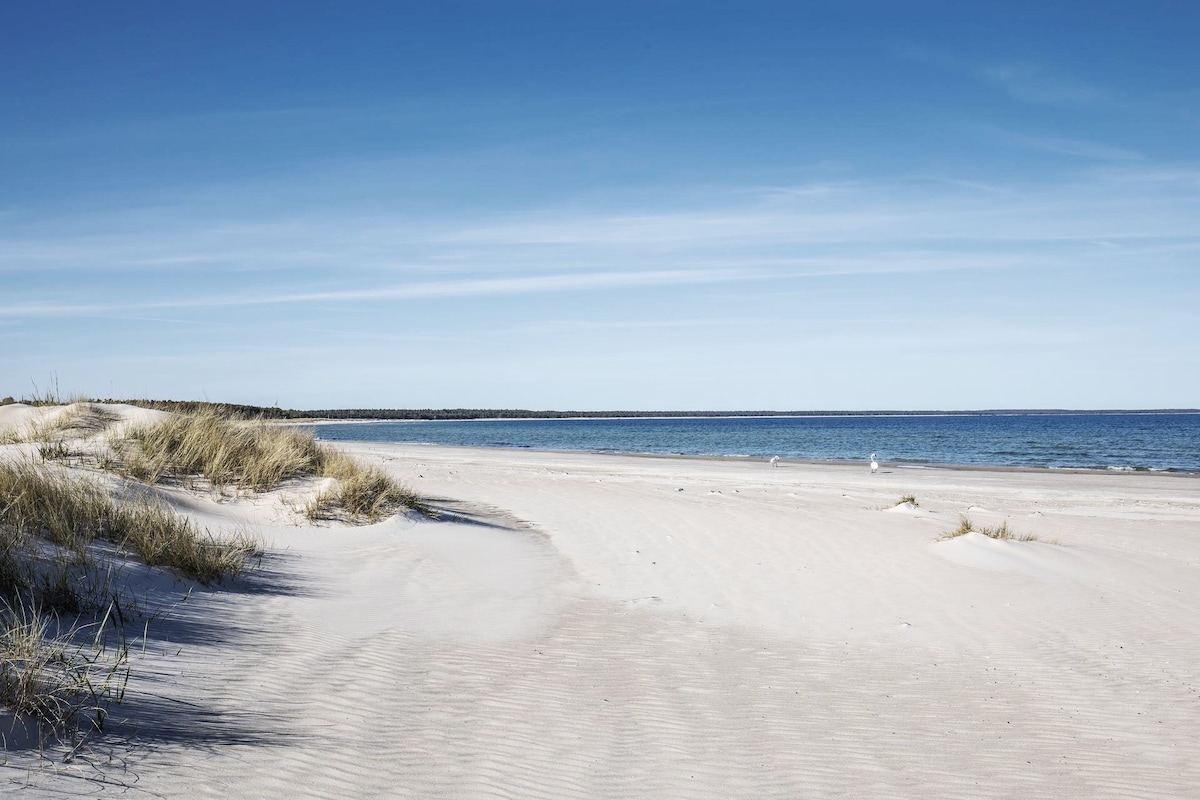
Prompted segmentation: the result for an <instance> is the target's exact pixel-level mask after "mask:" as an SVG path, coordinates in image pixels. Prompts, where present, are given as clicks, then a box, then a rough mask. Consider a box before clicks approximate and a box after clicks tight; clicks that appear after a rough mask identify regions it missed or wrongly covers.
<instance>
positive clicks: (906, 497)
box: [896, 494, 920, 507]
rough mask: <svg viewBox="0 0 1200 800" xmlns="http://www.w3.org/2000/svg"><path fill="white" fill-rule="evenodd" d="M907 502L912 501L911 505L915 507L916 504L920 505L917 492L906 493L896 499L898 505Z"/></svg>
mask: <svg viewBox="0 0 1200 800" xmlns="http://www.w3.org/2000/svg"><path fill="white" fill-rule="evenodd" d="M905 503H910V504H911V505H913V506H914V507H916V506H919V505H920V504H919V503H918V502H917V496H916V495H915V494H906V495H904V496H903V497H901V498H900V499H899V500H897V501H896V505H898V506H902V505H904V504H905Z"/></svg>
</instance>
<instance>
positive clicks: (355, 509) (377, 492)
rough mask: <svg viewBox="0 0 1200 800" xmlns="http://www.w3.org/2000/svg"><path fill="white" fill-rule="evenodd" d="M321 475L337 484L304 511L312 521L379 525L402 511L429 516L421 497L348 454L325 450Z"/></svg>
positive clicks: (320, 495)
mask: <svg viewBox="0 0 1200 800" xmlns="http://www.w3.org/2000/svg"><path fill="white" fill-rule="evenodd" d="M324 454H325V459H324V461H323V462H322V465H321V474H322V476H324V477H327V478H333V479H335V480H336V481H337V483H336V485H335V486H334V487H333V488H331V489H327V490H326V491H323V492H321V493H320V494H319V495H317V497H316V498H314V499H313V501H312V502H310V503H309V504H308V506H307V507H306V508H305V510H304V515H305V516H306V517H308V518H309V519H310V520H318V519H338V518H341V517H346V518H349V519H350V520H352V521H357V520H363V521H366V522H377V521H379V520H381V519H383V518H385V517H388V516H391V515H392V514H395V513H396V512H397V511H400V510H402V509H414V510H417V511H421V512H423V513H428V512H427V511H426V509H425V507H424V505H423V504H422V502H421V499H420V497H418V496H417V494H416V493H415V492H413V491H411V490H410V489H407V488H405V487H404V486H401V485H400V484H399V483H397V482H396V481H395V480H393V479H392V478H391V477H390V476H388V475H386V474H384V473H383V472H382V471H380V470H378V469H376V468H374V467H368V466H364V465H363V464H361V463H360V462H358V461H356V460H354V459H353V458H351V457H350V456H348V455H346V454H345V453H340V452H338V451H336V450H331V449H330V450H324Z"/></svg>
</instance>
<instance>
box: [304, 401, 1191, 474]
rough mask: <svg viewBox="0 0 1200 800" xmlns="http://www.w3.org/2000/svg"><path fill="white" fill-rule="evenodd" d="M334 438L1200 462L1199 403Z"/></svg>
mask: <svg viewBox="0 0 1200 800" xmlns="http://www.w3.org/2000/svg"><path fill="white" fill-rule="evenodd" d="M314 428H315V431H316V434H317V437H318V438H320V439H326V440H330V441H370V442H409V443H424V444H442V445H463V446H470V447H522V448H534V449H539V450H582V451H588V452H598V453H656V454H673V455H701V456H744V457H756V458H770V457H771V456H774V455H778V456H781V457H783V458H795V459H805V460H814V461H825V460H828V461H862V460H866V459H867V458H869V457H870V455H871V453H878V454H879V460H880V461H883V462H888V463H893V464H898V465H907V466H912V467H918V466H922V465H979V466H999V467H1049V468H1063V469H1068V468H1070V469H1102V470H1138V471H1170V472H1191V473H1200V414H1196V413H1182V414H1180V413H1176V414H1165V413H1103V414H1097V413H1092V414H970V415H944V416H942V415H939V416H926V415H918V416H865V415H864V416H828V417H817V416H813V417H687V418H634V419H529V420H469V421H453V422H424V421H421V422H409V421H397V422H371V423H361V422H356V423H331V424H321V425H317V426H314Z"/></svg>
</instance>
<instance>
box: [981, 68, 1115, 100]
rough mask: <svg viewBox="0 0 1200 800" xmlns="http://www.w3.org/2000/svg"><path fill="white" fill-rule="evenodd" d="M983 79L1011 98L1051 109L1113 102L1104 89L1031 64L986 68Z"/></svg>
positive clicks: (982, 72)
mask: <svg viewBox="0 0 1200 800" xmlns="http://www.w3.org/2000/svg"><path fill="white" fill-rule="evenodd" d="M981 74H982V76H983V77H984V78H985V79H986V80H987V81H988V82H990V83H992V84H993V85H995V86H997V87H999V88H1000V89H1002V90H1003V91H1005V92H1006V93H1007V94H1008V95H1010V96H1011V97H1013V98H1015V99H1017V100H1022V101H1024V102H1028V103H1041V104H1044V105H1052V106H1062V105H1067V106H1085V105H1093V104H1096V103H1103V102H1108V101H1111V100H1112V97H1111V96H1110V95H1109V94H1108V93H1107V92H1106V91H1104V90H1103V89H1100V88H1099V87H1097V86H1092V85H1090V84H1088V83H1085V82H1083V81H1081V80H1078V79H1076V78H1072V77H1069V76H1067V75H1062V74H1056V73H1054V72H1052V71H1050V70H1048V69H1046V68H1045V67H1042V66H1039V65H1037V64H1031V63H1012V64H998V65H994V66H988V67H983V68H982V70H981Z"/></svg>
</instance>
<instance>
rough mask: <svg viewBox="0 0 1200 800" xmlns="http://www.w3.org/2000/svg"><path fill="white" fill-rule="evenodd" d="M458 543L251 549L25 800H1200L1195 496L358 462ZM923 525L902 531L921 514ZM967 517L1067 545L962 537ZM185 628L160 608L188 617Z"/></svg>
mask: <svg viewBox="0 0 1200 800" xmlns="http://www.w3.org/2000/svg"><path fill="white" fill-rule="evenodd" d="M353 449H354V451H355V452H357V453H359V454H360V455H362V456H363V457H364V458H365V459H368V460H373V461H377V462H379V463H381V464H383V465H384V466H385V467H386V468H387V469H388V470H390V471H392V472H393V473H394V474H396V475H397V476H398V477H400V478H402V479H403V480H404V481H406V482H407V483H408V484H409V485H411V486H412V487H413V488H415V489H417V490H418V491H420V492H421V493H422V494H424V495H425V496H427V497H432V498H435V502H436V503H437V504H439V505H440V506H441V507H442V508H443V509H444V511H445V513H444V515H443V518H442V519H441V520H439V521H430V520H426V519H420V518H396V519H393V520H390V521H388V522H384V523H380V524H377V525H373V526H368V527H360V528H350V527H340V526H333V525H329V526H312V525H307V524H305V525H297V524H294V521H293V520H290V519H289V518H288V516H287V514H286V513H284V510H285V509H286V503H287V497H286V493H285V494H284V495H280V496H273V497H271V498H269V499H267V500H259V501H256V502H253V503H250V502H247V501H244V500H242V501H230V500H218V499H214V498H211V497H206V496H195V495H191V494H185V493H183V492H182V491H181V490H167V495H168V496H172V495H174V499H175V501H176V503H177V507H178V508H179V509H180V510H181V511H184V512H186V513H188V514H189V515H191V516H192V517H194V518H195V519H197V521H199V522H201V523H202V524H205V525H208V526H211V527H213V528H223V527H225V528H227V527H231V526H232V525H233V524H234V521H235V520H237V521H240V524H243V525H244V524H247V523H251V524H253V526H254V528H255V529H256V530H257V531H258V532H259V533H260V534H261V535H262V536H263V537H264V538H265V539H266V541H268V542H269V544H270V546H269V548H268V552H267V555H266V556H265V558H264V562H263V564H262V567H261V569H260V570H258V571H257V572H255V573H253V574H251V575H249V576H248V577H247V578H245V579H244V580H243V581H242V582H241V583H240V584H239V585H237V586H233V587H230V588H229V589H228V590H226V591H208V590H197V591H194V592H193V593H192V595H191V596H190V598H189V599H188V600H187V601H186V602H184V603H178V604H177V605H174V606H173V607H172V608H171V609H170V612H169V613H168V614H166V615H165V616H164V617H163V618H162V619H160V620H158V621H156V622H152V628H157V631H155V630H152V631H151V638H150V642H149V644H148V646H147V650H146V653H145V654H144V655H143V656H140V657H139V659H138V661H137V663H136V664H135V678H134V680H133V681H132V682H131V684H130V690H129V697H128V700H127V702H126V704H125V705H124V706H121V707H119V708H117V709H115V711H114V717H116V718H119V719H118V720H117V724H115V725H114V726H113V729H112V732H111V733H110V734H109V735H108V736H107V737H106V738H104V739H101V740H98V741H96V742H95V743H93V744H92V746H91V748H90V750H89V752H88V753H87V754H86V759H85V760H80V761H76V762H74V763H71V764H65V765H64V764H53V765H50V766H45V767H43V768H42V769H40V770H38V771H33V772H30V771H28V769H27V768H28V766H29V764H30V763H31V759H33V756H32V755H30V754H28V753H25V752H20V751H17V752H12V753H9V754H8V757H7V761H6V763H5V765H4V767H3V768H0V780H3V781H5V782H6V783H5V784H4V785H5V786H7V787H13V788H14V789H15V787H18V786H20V787H23V791H24V794H16V796H29V797H43V796H45V797H51V796H60V795H63V794H69V793H79V794H85V795H86V794H106V793H111V792H115V791H118V790H120V791H122V792H123V793H124V796H127V797H143V796H145V797H230V796H234V797H328V798H335V797H337V798H341V797H356V796H363V797H370V796H379V797H411V798H437V797H446V798H451V797H453V798H461V797H497V798H500V797H506V798H629V797H646V798H650V797H654V798H663V797H672V798H742V797H744V798H763V797H771V798H795V797H837V796H844V797H896V798H927V797H939V798H975V797H1012V798H1018V797H1019V798H1030V797H1044V798H1062V797H1088V798H1096V797H1113V798H1115V797H1131V796H1137V797H1161V798H1182V797H1195V796H1197V791H1198V787H1200V759H1197V757H1196V745H1195V742H1196V741H1198V740H1200V676H1198V675H1197V670H1196V664H1198V663H1200V492H1198V491H1197V487H1198V485H1200V484H1197V482H1196V480H1195V479H1193V478H1187V477H1169V476H1145V475H1107V474H1066V473H1037V472H999V471H986V470H969V471H968V470H962V471H959V470H931V469H926V470H897V469H891V470H889V469H888V468H885V469H883V470H881V472H880V473H879V474H876V475H872V474H870V473H869V471H868V470H867V469H866V468H865V467H848V466H828V465H802V464H784V465H781V466H780V467H779V468H776V469H772V468H770V466H769V465H768V464H766V463H759V462H749V461H739V460H704V459H673V458H648V457H646V458H642V457H624V456H595V455H585V454H563V453H539V452H525V451H521V452H515V451H499V450H472V449H456V448H437V447H422V446H407V445H405V446H400V445H362V446H359V447H356V448H353ZM908 494H912V495H915V496H916V498H917V501H918V505H917V506H915V507H914V506H908V507H900V508H898V509H897V501H898V500H899V499H900V498H901V497H902V496H904V495H908ZM963 514H967V515H969V516H970V517H971V518H972V520H974V521H976V522H978V523H979V524H981V525H993V524H998V523H1000V522H1003V521H1007V522H1008V524H1009V526H1010V527H1011V528H1012V529H1014V530H1016V531H1017V532H1018V533H1021V534H1029V535H1033V536H1036V537H1038V539H1039V541H1034V542H1019V541H996V540H993V539H988V538H986V537H982V536H980V535H978V534H969V535H967V536H964V537H960V538H957V539H953V540H948V541H939V540H938V539H939V537H940V536H941V535H942V534H943V533H944V532H945V531H947V530H949V529H951V528H953V527H954V526H955V524H957V522H958V519H959V516H960V515H963ZM163 596H164V597H166V595H165V594H164V595H163Z"/></svg>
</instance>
